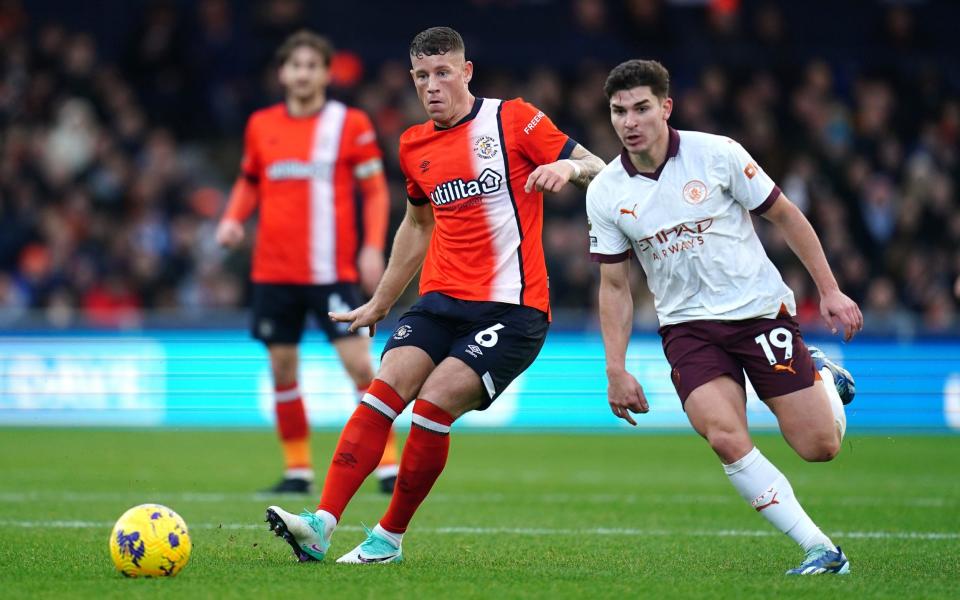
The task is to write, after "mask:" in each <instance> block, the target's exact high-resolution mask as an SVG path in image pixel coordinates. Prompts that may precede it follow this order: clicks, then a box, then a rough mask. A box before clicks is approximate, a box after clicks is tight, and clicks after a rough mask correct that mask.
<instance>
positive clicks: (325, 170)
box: [267, 160, 333, 181]
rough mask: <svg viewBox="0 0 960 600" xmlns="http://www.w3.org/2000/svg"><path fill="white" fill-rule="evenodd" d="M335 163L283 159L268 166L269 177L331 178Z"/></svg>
mask: <svg viewBox="0 0 960 600" xmlns="http://www.w3.org/2000/svg"><path fill="white" fill-rule="evenodd" d="M332 172H333V165H331V164H330V163H324V162H305V161H302V160H281V161H277V162H275V163H272V164H271V165H270V166H269V167H267V179H269V180H271V181H281V180H284V179H330V175H331V173H332Z"/></svg>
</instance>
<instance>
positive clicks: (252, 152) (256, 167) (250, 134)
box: [240, 117, 261, 183]
mask: <svg viewBox="0 0 960 600" xmlns="http://www.w3.org/2000/svg"><path fill="white" fill-rule="evenodd" d="M260 169H261V161H260V155H259V154H258V152H257V140H256V129H255V121H254V118H253V117H251V118H250V119H249V120H248V121H247V128H246V130H245V131H244V133H243V157H242V158H241V159H240V174H241V175H242V176H243V177H244V178H246V179H247V180H248V181H250V182H251V183H257V182H258V181H260Z"/></svg>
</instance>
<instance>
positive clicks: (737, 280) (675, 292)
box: [587, 131, 796, 325]
mask: <svg viewBox="0 0 960 600" xmlns="http://www.w3.org/2000/svg"><path fill="white" fill-rule="evenodd" d="M679 139H680V143H679V148H678V150H677V153H676V155H675V156H672V157H668V158H667V161H666V163H665V165H664V167H663V169H662V171H661V173H660V176H659V178H658V179H656V180H654V179H651V178H649V177H646V176H644V175H640V174H637V175H634V176H632V177H631V176H630V173H628V172H627V168H626V167H625V166H624V165H623V162H622V160H621V158H620V157H619V156H618V157H617V158H616V159H614V160H613V161H612V162H610V164H608V165H607V166H606V167H605V168H604V169H603V170H602V171H601V172H600V174H599V175H598V176H597V177H596V179H594V180H593V182H592V183H591V184H590V188H589V189H588V191H587V214H588V216H589V218H590V223H591V232H590V236H591V249H590V251H591V253H592V254H593V255H595V258H597V259H600V260H603V257H604V256H608V257H612V256H615V255H619V254H622V253H623V251H624V249H625V248H626V244H628V243H629V245H630V247H631V248H632V250H633V253H634V254H635V255H636V257H637V259H638V260H639V262H640V264H641V266H642V267H643V270H644V272H645V273H646V276H647V284H648V285H649V287H650V290H651V292H653V295H654V300H655V306H656V310H657V317H658V318H659V320H660V324H661V325H670V324H673V323H682V322H686V321H697V320H741V319H751V318H758V317H774V316H776V314H777V313H778V312H779V310H780V307H781V305H785V306H786V307H787V310H788V311H789V312H790V313H791V314H795V313H796V303H795V301H794V298H793V292H791V291H790V288H788V287H787V286H786V284H784V282H783V279H782V277H781V276H780V273H779V272H778V271H777V269H776V267H774V266H773V263H771V262H770V259H769V258H768V257H767V255H766V252H765V251H764V249H763V246H762V245H761V244H760V240H759V238H758V237H757V234H756V232H755V231H754V229H753V222H752V221H751V219H750V212H749V210H750V209H755V208H757V207H759V206H760V205H761V204H763V202H764V201H765V200H766V199H767V198H768V197H769V196H770V195H771V193H772V192H773V191H774V190H775V189H776V186H775V184H774V183H773V181H772V180H771V179H770V178H769V177H768V176H767V175H766V174H765V173H764V172H763V171H762V170H761V169H760V168H759V166H757V165H756V163H755V162H754V161H753V160H752V159H751V158H750V155H749V154H748V153H747V152H746V151H745V150H744V149H743V148H742V147H741V146H740V145H739V144H737V143H736V142H733V141H732V140H730V139H728V138H725V137H721V136H715V135H710V134H706V133H700V132H694V131H681V132H679ZM631 168H632V165H631ZM596 255H600V256H596Z"/></svg>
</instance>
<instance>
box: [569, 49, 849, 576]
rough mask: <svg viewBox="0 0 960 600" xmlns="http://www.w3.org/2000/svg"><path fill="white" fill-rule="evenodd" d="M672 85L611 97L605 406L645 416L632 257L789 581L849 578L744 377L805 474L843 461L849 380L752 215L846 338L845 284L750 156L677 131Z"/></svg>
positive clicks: (722, 453)
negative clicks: (759, 415)
mask: <svg viewBox="0 0 960 600" xmlns="http://www.w3.org/2000/svg"><path fill="white" fill-rule="evenodd" d="M669 87H670V76H669V74H668V73H667V70H666V69H665V68H664V67H663V66H662V65H661V64H660V63H658V62H656V61H640V60H631V61H628V62H625V63H623V64H621V65H619V66H618V67H616V68H615V69H613V71H611V72H610V75H609V77H608V78H607V82H606V85H605V87H604V92H605V94H606V96H607V99H608V100H609V101H610V116H611V120H612V122H613V127H614V129H615V130H616V132H617V136H618V137H619V138H620V141H621V142H622V143H623V147H624V150H623V152H622V154H621V156H619V157H617V158H616V159H614V160H613V161H612V162H611V163H610V164H608V165H607V166H606V168H604V169H603V171H602V172H601V173H600V174H599V175H598V176H597V178H596V179H595V180H594V181H593V183H592V184H591V185H590V189H589V190H588V192H587V213H588V216H589V220H590V246H591V248H590V252H591V258H592V259H593V260H594V261H597V262H600V263H601V267H600V274H601V283H600V303H599V310H600V325H601V330H602V333H603V341H604V347H605V353H606V363H607V379H608V390H607V393H608V399H609V402H610V408H611V410H612V411H613V413H614V414H615V415H617V416H618V417H620V418H621V419H625V420H626V421H628V422H629V423H630V424H631V425H636V422H635V421H634V420H633V417H631V415H630V413H631V412H634V413H637V412H640V413H645V412H647V411H648V410H649V407H648V404H647V400H646V397H645V396H644V393H643V388H642V387H641V386H640V384H639V383H638V382H637V380H636V379H635V378H634V377H633V376H632V375H631V374H630V373H628V372H627V370H626V367H625V359H626V351H627V343H628V341H629V339H630V332H631V328H632V323H633V298H632V297H631V293H630V285H629V280H628V274H629V265H630V263H629V261H628V259H629V257H630V254H631V251H632V252H633V254H635V255H636V257H637V259H638V260H639V262H640V264H641V265H642V267H643V270H644V272H645V273H646V277H647V284H648V285H649V287H650V289H651V291H652V292H653V295H654V298H655V303H656V309H657V316H658V318H659V320H660V325H661V328H660V335H661V337H662V339H663V348H664V353H665V354H666V357H667V360H668V361H669V363H670V366H671V368H672V372H671V376H672V380H673V383H674V386H675V387H676V389H677V393H678V394H679V395H680V400H681V402H682V403H683V407H684V410H685V411H686V413H687V417H688V418H689V420H690V423H691V424H692V425H693V427H694V429H696V431H697V433H699V434H700V435H701V436H703V437H704V438H706V440H707V441H708V442H709V443H710V446H711V447H712V448H713V450H714V452H716V454H717V455H718V456H719V457H720V460H721V461H722V462H723V468H724V471H725V472H726V473H727V475H728V476H729V477H730V482H731V483H732V484H733V486H734V487H735V488H736V489H737V491H738V492H739V493H740V495H741V496H742V497H743V498H744V500H746V501H747V502H749V503H750V504H751V506H752V507H753V508H754V509H755V510H756V511H757V512H759V513H761V514H762V515H763V516H764V517H766V518H767V520H769V521H770V522H771V523H773V525H774V526H776V527H777V528H778V529H780V530H781V531H783V532H784V533H786V534H787V535H789V536H790V537H791V538H792V539H793V540H794V541H796V542H797V543H798V544H799V545H800V546H801V547H802V548H803V550H804V551H805V552H806V557H805V559H804V561H803V563H802V564H801V565H800V566H799V567H798V568H796V569H792V570H790V571H788V574H803V575H806V574H817V573H847V572H849V570H850V565H849V563H848V561H847V558H846V556H844V554H843V552H841V550H840V548H838V547H837V546H836V545H835V544H834V543H833V542H832V541H831V540H830V538H828V537H827V536H826V535H825V534H824V533H823V532H822V531H820V529H819V528H818V527H817V526H816V525H815V524H814V522H813V521H812V520H811V519H810V517H808V516H807V514H806V513H805V512H804V510H803V508H802V507H801V506H800V503H799V502H798V501H797V498H796V497H795V496H794V493H793V489H792V488H791V487H790V482H788V481H787V479H786V477H784V475H783V474H782V473H781V472H780V471H779V470H778V469H777V468H776V467H775V466H774V465H773V464H771V463H770V461H768V460H767V459H766V458H765V457H764V456H763V455H762V454H760V451H759V450H758V449H757V448H756V447H755V446H754V445H753V442H752V441H751V439H750V434H749V432H748V429H747V418H746V411H745V405H746V392H745V380H744V371H746V372H747V375H748V376H749V377H750V381H751V383H753V387H754V389H756V391H757V394H758V395H759V396H760V398H761V399H762V400H763V401H764V402H765V403H766V404H767V406H769V407H770V409H771V410H772V411H773V413H774V414H775V415H776V417H777V420H778V422H779V424H780V429H781V431H782V432H783V436H784V438H786V440H787V443H789V444H790V446H791V447H793V449H794V450H795V451H796V452H797V454H799V455H800V456H801V457H802V458H804V459H805V460H808V461H828V460H831V459H832V458H833V457H834V456H836V454H837V453H838V452H839V451H840V443H841V441H842V439H843V434H844V430H845V429H846V416H845V413H844V404H847V403H849V402H850V401H851V400H852V399H853V395H854V387H853V384H854V382H853V379H852V378H851V376H850V374H849V373H848V372H847V371H845V370H844V369H842V368H840V367H838V366H837V365H835V364H834V363H832V362H831V361H830V360H828V359H827V358H826V356H824V354H823V353H822V352H821V351H819V350H817V349H816V348H813V347H810V348H808V347H807V346H806V345H805V344H804V342H803V339H802V337H801V334H800V329H799V327H798V326H797V323H796V321H795V320H794V319H793V317H792V315H794V314H796V306H795V302H794V297H793V292H792V291H791V290H790V289H789V288H788V287H787V286H786V285H785V284H784V283H783V279H782V278H781V277H780V273H779V272H777V269H776V267H774V266H773V263H771V262H770V260H769V259H768V258H767V256H766V253H765V251H764V249H763V246H762V245H761V244H760V240H759V238H758V237H757V235H756V232H755V231H754V229H753V223H752V221H751V219H750V214H751V213H753V214H755V215H763V217H764V218H766V219H768V220H769V221H771V222H772V223H773V224H774V225H775V226H776V228H777V229H778V230H779V231H780V233H781V234H782V235H783V237H784V239H785V240H786V241H787V243H788V244H789V246H790V248H791V249H792V250H793V251H794V253H795V254H796V255H797V257H798V258H799V259H800V261H801V262H802V263H803V265H804V266H805V267H806V269H807V271H809V273H810V275H811V277H812V278H813V280H814V282H815V283H816V285H817V288H818V290H819V291H820V312H821V314H822V316H823V318H824V320H825V321H826V322H827V324H828V325H829V327H830V328H831V329H832V330H833V331H834V332H836V330H837V324H836V323H835V322H838V323H839V325H840V326H841V327H843V329H844V339H846V340H850V339H851V338H852V337H853V335H854V334H855V333H856V332H857V331H859V330H860V329H861V328H862V326H863V317H862V316H861V314H860V309H859V308H858V307H857V305H856V303H854V302H853V301H852V300H851V299H850V298H848V297H847V296H845V295H844V294H843V293H842V292H841V291H840V289H839V287H838V286H837V282H836V280H835V279H834V276H833V274H832V273H831V271H830V266H829V265H828V264H827V260H826V258H825V257H824V253H823V249H822V248H821V246H820V241H819V240H818V238H817V234H816V233H815V232H814V230H813V228H812V227H811V226H810V223H809V222H808V221H807V219H806V218H805V217H804V216H803V213H801V212H800V210H799V209H798V208H797V207H796V206H795V205H794V204H793V203H791V202H790V201H789V200H788V199H787V198H786V196H784V195H783V194H782V193H781V191H780V188H779V187H778V186H777V185H775V184H774V182H773V181H772V180H771V179H770V178H769V177H768V176H767V174H766V173H764V172H763V170H762V169H761V168H760V167H759V166H758V165H757V164H756V163H755V162H754V161H753V159H752V158H751V157H750V155H749V154H747V152H746V151H745V150H744V149H743V147H742V146H740V144H738V143H736V142H734V141H733V140H731V139H729V138H725V137H721V136H716V135H710V134H706V133H700V132H694V131H680V132H678V131H676V130H675V129H673V128H671V127H669V126H668V125H667V120H668V119H669V118H670V113H671V111H672V109H673V101H672V99H671V98H669Z"/></svg>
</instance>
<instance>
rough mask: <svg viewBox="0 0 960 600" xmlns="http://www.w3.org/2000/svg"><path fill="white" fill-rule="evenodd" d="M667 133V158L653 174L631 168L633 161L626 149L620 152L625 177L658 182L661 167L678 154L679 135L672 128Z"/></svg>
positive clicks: (661, 170)
mask: <svg viewBox="0 0 960 600" xmlns="http://www.w3.org/2000/svg"><path fill="white" fill-rule="evenodd" d="M667 132H668V134H669V137H670V141H669V143H668V144H667V156H666V157H665V158H664V159H663V162H662V163H661V164H660V166H659V167H657V170H656V171H654V172H653V173H641V172H640V171H638V170H637V168H636V167H635V166H633V161H631V160H630V153H629V152H627V149H626V148H624V149H623V150H622V151H621V152H620V162H621V163H622V164H623V168H624V170H625V171H626V172H627V175H629V176H630V177H636V176H637V175H642V176H644V177H646V178H648V179H653V180H658V179H660V173H662V172H663V167H664V166H666V164H667V161H668V160H670V159H671V158H673V157H674V156H676V155H677V153H678V152H680V134H679V133H678V132H677V130H676V129H674V128H673V127H668V128H667Z"/></svg>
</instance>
